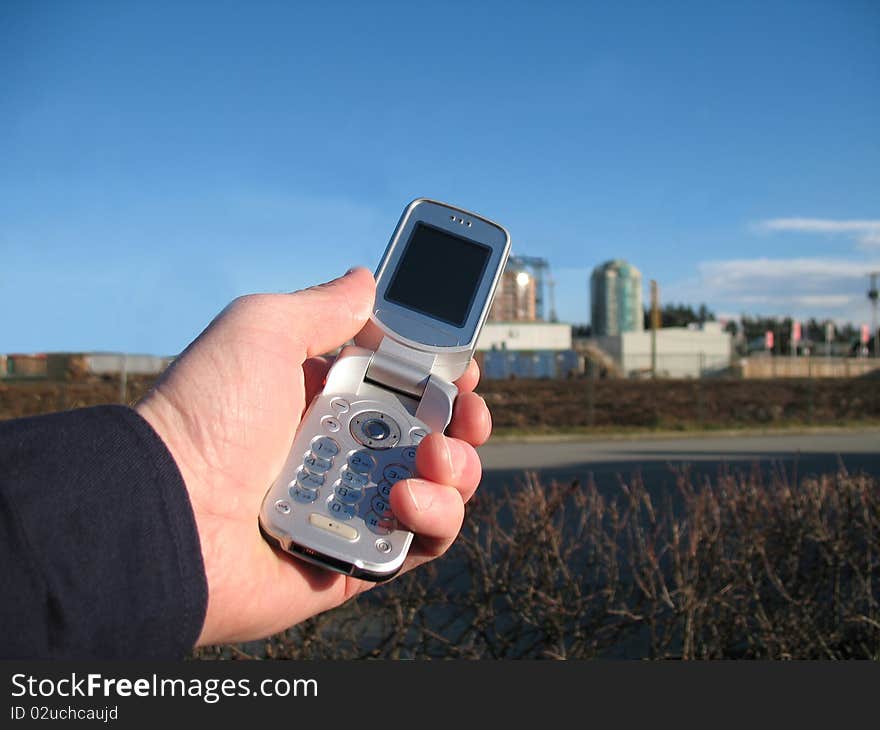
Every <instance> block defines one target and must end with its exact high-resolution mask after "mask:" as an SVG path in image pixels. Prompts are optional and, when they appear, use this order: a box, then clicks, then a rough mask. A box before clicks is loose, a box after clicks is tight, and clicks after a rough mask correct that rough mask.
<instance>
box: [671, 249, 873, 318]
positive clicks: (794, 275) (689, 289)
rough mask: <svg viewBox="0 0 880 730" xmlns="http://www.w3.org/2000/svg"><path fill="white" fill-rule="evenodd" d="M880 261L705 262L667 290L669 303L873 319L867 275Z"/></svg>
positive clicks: (734, 310)
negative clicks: (706, 304) (693, 272)
mask: <svg viewBox="0 0 880 730" xmlns="http://www.w3.org/2000/svg"><path fill="white" fill-rule="evenodd" d="M877 270H880V259H875V260H873V261H852V260H849V259H846V258H839V257H800V258H790V259H782V258H780V259H774V258H767V257H762V258H754V259H746V258H743V259H731V260H727V261H723V260H718V261H703V262H701V263H699V264H698V265H697V270H696V276H695V277H690V278H687V279H682V280H680V281H679V282H677V283H675V284H670V285H669V286H667V287H666V289H665V291H664V292H663V293H662V294H663V299H664V301H686V302H707V303H708V304H709V306H710V307H711V308H713V309H715V310H716V311H721V312H727V313H732V312H737V313H740V312H745V313H748V314H763V315H768V316H794V317H800V318H808V317H816V318H818V319H824V318H826V317H830V318H833V319H836V320H840V321H852V322H864V321H868V320H869V319H870V310H869V308H868V300H867V297H866V296H865V294H866V292H867V288H868V273H869V272H871V271H877Z"/></svg>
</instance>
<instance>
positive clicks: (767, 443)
mask: <svg viewBox="0 0 880 730" xmlns="http://www.w3.org/2000/svg"><path fill="white" fill-rule="evenodd" d="M480 455H481V457H482V460H483V482H482V488H489V489H492V488H498V487H504V486H514V485H515V484H516V483H517V482H518V481H520V482H521V480H522V478H523V473H524V472H525V471H526V470H530V471H535V472H537V473H538V475H539V477H541V478H542V479H543V480H545V481H550V480H557V481H571V480H573V479H580V480H581V481H586V480H587V479H588V478H589V476H590V475H592V478H593V479H594V480H595V483H596V485H597V487H598V488H599V489H600V490H602V491H608V490H611V489H616V487H617V484H618V481H619V479H620V477H623V478H624V479H628V478H630V477H631V476H632V475H633V474H635V473H639V474H641V476H642V477H643V478H644V480H645V482H646V484H647V485H648V486H649V488H651V490H652V491H654V490H657V489H662V488H663V487H664V486H666V485H669V486H673V485H674V484H675V478H676V471H677V470H681V469H682V468H683V467H685V468H688V469H689V470H690V473H691V475H692V476H693V478H699V479H702V478H704V477H706V476H709V477H711V476H715V475H717V474H718V473H719V470H727V471H735V470H745V471H750V470H751V469H753V468H758V469H761V470H762V471H763V472H764V473H765V474H770V473H772V472H774V471H775V472H776V473H784V474H786V475H787V476H788V477H789V478H791V477H796V478H800V477H802V476H804V475H808V474H822V473H828V472H834V471H836V470H837V469H838V467H839V466H840V465H841V464H842V465H843V466H844V467H845V468H846V469H847V470H849V471H851V472H856V471H865V472H868V473H870V474H873V475H875V476H877V477H880V430H865V431H856V432H840V431H838V432H829V433H816V432H811V433H803V434H797V433H783V434H761V435H714V434H713V435H708V434H696V435H689V436H682V437H679V436H675V437H670V438H666V437H662V438H656V437H653V436H650V437H643V438H626V439H613V440H612V439H604V440H603V439H582V440H557V441H552V440H548V441H545V440H540V441H538V440H523V441H490V442H489V443H488V444H486V445H485V446H483V447H481V448H480Z"/></svg>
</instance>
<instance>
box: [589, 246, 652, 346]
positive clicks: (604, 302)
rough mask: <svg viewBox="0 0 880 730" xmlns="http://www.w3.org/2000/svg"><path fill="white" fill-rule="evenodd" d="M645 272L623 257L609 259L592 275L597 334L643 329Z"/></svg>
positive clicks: (592, 311) (592, 309)
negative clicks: (643, 279)
mask: <svg viewBox="0 0 880 730" xmlns="http://www.w3.org/2000/svg"><path fill="white" fill-rule="evenodd" d="M644 317H645V314H644V311H643V309H642V274H641V272H640V271H639V270H638V269H637V268H636V267H635V266H632V265H631V264H628V263H627V262H626V261H622V260H620V259H614V260H613V261H606V262H605V263H604V264H601V265H599V266H597V267H596V268H595V269H593V273H592V275H591V276H590V322H591V326H592V328H593V336H594V337H605V336H614V335H620V334H623V333H625V332H641V331H642V330H643V329H644V324H645V320H644Z"/></svg>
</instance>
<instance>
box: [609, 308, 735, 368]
mask: <svg viewBox="0 0 880 730" xmlns="http://www.w3.org/2000/svg"><path fill="white" fill-rule="evenodd" d="M594 342H596V344H597V345H598V346H599V347H600V348H602V349H603V350H604V351H605V352H607V353H608V354H609V355H610V356H611V357H612V358H613V359H614V360H615V361H616V362H617V364H618V365H619V366H620V369H621V370H622V371H623V373H624V374H625V375H631V376H637V375H643V374H644V375H647V374H650V373H651V331H650V330H646V331H644V332H624V333H623V334H621V335H611V336H606V337H596V338H594ZM732 356H733V337H732V336H731V335H730V333H728V332H725V331H724V330H723V329H722V327H721V324H720V323H718V322H705V323H704V324H702V325H692V326H689V327H663V328H661V329H658V330H657V375H658V376H661V377H667V378H697V377H700V376H701V375H712V374H715V373H720V372H721V371H723V370H726V369H727V368H729V367H730V364H731V358H732Z"/></svg>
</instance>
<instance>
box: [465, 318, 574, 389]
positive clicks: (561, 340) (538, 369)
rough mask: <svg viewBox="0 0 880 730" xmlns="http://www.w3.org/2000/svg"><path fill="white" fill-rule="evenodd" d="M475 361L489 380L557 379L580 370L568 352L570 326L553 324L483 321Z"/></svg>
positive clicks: (570, 348) (570, 352) (569, 347)
mask: <svg viewBox="0 0 880 730" xmlns="http://www.w3.org/2000/svg"><path fill="white" fill-rule="evenodd" d="M476 359H477V362H478V363H479V364H480V368H481V369H482V371H483V376H484V377H486V378H488V379H490V380H491V379H502V378H511V377H517V378H558V377H565V376H568V375H569V374H571V373H572V372H580V371H581V370H582V367H581V358H580V356H579V355H578V353H577V352H575V351H574V350H573V349H572V342H571V325H568V324H561V323H557V322H487V323H486V324H485V325H484V326H483V331H482V332H481V333H480V338H479V340H477V352H476Z"/></svg>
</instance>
